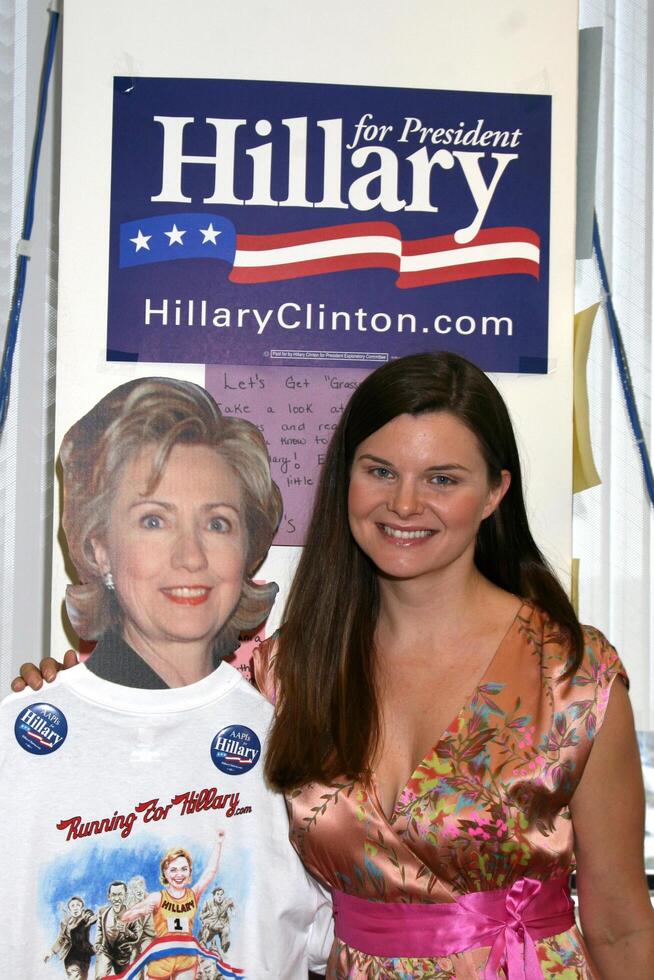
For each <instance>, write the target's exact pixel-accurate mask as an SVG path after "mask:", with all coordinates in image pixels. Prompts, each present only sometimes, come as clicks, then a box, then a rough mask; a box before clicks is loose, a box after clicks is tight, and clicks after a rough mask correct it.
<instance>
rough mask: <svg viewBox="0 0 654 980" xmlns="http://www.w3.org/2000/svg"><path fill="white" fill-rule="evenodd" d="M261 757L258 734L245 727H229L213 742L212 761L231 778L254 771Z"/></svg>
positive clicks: (220, 732)
mask: <svg viewBox="0 0 654 980" xmlns="http://www.w3.org/2000/svg"><path fill="white" fill-rule="evenodd" d="M260 755H261V742H260V741H259V737H258V735H257V734H256V732H253V731H252V729H251V728H246V726H245V725H228V726H227V728H223V729H221V730H220V731H219V732H218V734H217V735H215V736H214V738H213V741H212V742H211V761H212V762H213V764H214V766H215V767H216V769H220V771H221V772H224V773H226V774H227V775H229V776H240V775H241V774H242V773H244V772H249V771H250V770H251V769H254V767H255V766H256V764H257V762H258V761H259V756H260Z"/></svg>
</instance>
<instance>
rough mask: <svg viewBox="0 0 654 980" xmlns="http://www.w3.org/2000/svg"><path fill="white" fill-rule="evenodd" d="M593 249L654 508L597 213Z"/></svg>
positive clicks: (650, 476) (653, 485)
mask: <svg viewBox="0 0 654 980" xmlns="http://www.w3.org/2000/svg"><path fill="white" fill-rule="evenodd" d="M593 248H594V250H595V256H596V258H597V265H598V268H599V274H600V279H601V281H602V289H603V291H604V301H605V303H606V316H607V319H608V323H609V331H610V333H611V341H612V343H613V351H614V353H615V360H616V364H617V366H618V375H619V377H620V384H621V385H622V392H623V394H624V399H625V403H626V406H627V414H628V415H629V421H630V423H631V429H632V432H633V434H634V439H635V440H636V448H637V449H638V452H639V454H640V458H641V462H642V466H643V476H644V477H645V486H646V488H647V493H648V495H649V499H650V503H651V504H652V506H653V507H654V475H653V474H652V464H651V462H650V458H649V452H648V450H647V444H646V442H645V436H644V435H643V429H642V426H641V424H640V418H639V415H638V406H637V405H636V396H635V394H634V387H633V384H632V381H631V374H630V373H629V363H628V361H627V352H626V351H625V348H624V343H623V340H622V333H621V332H620V327H619V325H618V318H617V317H616V315H615V308H614V306H613V298H612V296H611V287H610V284H609V277H608V274H607V271H606V263H605V262H604V253H603V252H602V243H601V241H600V233H599V225H598V224H597V214H594V215H593Z"/></svg>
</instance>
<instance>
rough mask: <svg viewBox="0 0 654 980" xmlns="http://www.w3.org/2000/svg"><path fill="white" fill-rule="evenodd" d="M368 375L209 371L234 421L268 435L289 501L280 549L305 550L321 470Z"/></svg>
mask: <svg viewBox="0 0 654 980" xmlns="http://www.w3.org/2000/svg"><path fill="white" fill-rule="evenodd" d="M367 373H368V372H367V371H365V370H355V369H352V370H344V369H343V368H341V367H339V368H338V369H330V368H329V367H325V368H324V369H323V368H302V367H298V368H292V369H291V368H281V367H270V368H268V367H265V368H261V367H257V368H254V367H248V366H245V367H240V366H231V365H227V366H219V365H215V364H211V365H207V368H206V376H205V384H206V388H207V390H208V391H209V392H210V393H211V394H212V395H213V397H214V398H215V399H216V401H217V402H218V405H219V407H220V410H221V412H222V413H223V414H224V415H226V416H228V417H236V418H243V419H247V420H248V421H249V422H253V423H254V424H255V425H256V426H257V427H258V428H259V429H261V431H262V432H263V434H264V436H265V439H266V442H267V444H268V452H269V454H270V460H271V469H272V474H273V477H274V479H275V481H276V483H277V485H278V486H279V488H280V490H281V492H282V496H283V498H284V516H283V518H282V523H281V525H280V528H279V531H278V533H277V537H276V538H275V544H278V545H297V546H300V545H303V544H304V537H305V533H306V529H307V524H308V521H309V516H310V513H311V506H312V503H313V497H314V493H315V490H316V486H317V483H318V479H319V474H320V467H321V465H322V463H323V462H324V457H325V453H326V451H327V446H328V444H329V440H330V438H331V435H332V433H333V431H334V429H335V428H336V426H337V424H338V420H339V418H340V416H341V413H342V411H343V409H344V407H345V405H346V404H347V401H348V399H349V397H350V395H351V394H352V392H353V391H354V389H355V388H356V387H357V385H358V384H359V383H360V382H361V381H362V380H363V378H364V377H365V376H366V374H367Z"/></svg>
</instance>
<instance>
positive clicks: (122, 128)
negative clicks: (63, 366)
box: [107, 77, 551, 373]
mask: <svg viewBox="0 0 654 980" xmlns="http://www.w3.org/2000/svg"><path fill="white" fill-rule="evenodd" d="M550 128H551V100H550V97H549V96H544V95H524V94H507V93H484V92H462V91H443V90H436V91H430V90H425V89H409V88H388V87H383V86H374V87H373V86H353V85H317V84H307V83H287V82H266V81H243V80H225V79H164V78H126V77H120V78H116V79H115V81H114V115H113V148H112V183H111V226H110V236H111V239H110V250H109V254H110V259H109V261H110V267H109V295H108V333H107V357H108V359H109V360H122V361H148V362H158V361H166V362H194V363H202V364H226V365H229V364H232V365H237V364H241V365H258V366H261V367H264V366H273V365H280V366H286V367H288V366H292V365H303V366H305V367H320V366H326V365H327V364H328V365H329V367H330V368H338V367H339V365H340V366H342V367H343V368H348V369H351V368H353V367H359V368H366V367H373V366H374V365H375V364H377V363H379V362H380V361H383V360H387V359H388V358H391V357H398V356H401V355H404V354H409V353H416V352H419V351H425V350H441V349H447V350H452V351H456V352H458V353H460V354H463V355H464V356H467V357H470V358H471V359H472V360H474V361H475V362H476V363H477V364H479V365H480V366H481V367H482V368H484V369H485V370H487V371H506V372H523V373H542V372H545V371H546V370H547V338H548V330H547V323H548V282H549V279H548V259H549V254H548V253H549V211H550Z"/></svg>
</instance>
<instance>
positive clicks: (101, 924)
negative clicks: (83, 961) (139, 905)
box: [95, 881, 139, 980]
mask: <svg viewBox="0 0 654 980" xmlns="http://www.w3.org/2000/svg"><path fill="white" fill-rule="evenodd" d="M107 898H108V899H109V904H108V905H103V906H102V907H101V908H99V909H98V920H97V921H98V930H97V933H96V936H95V949H96V960H95V976H96V980H99V978H100V977H106V976H112V975H113V974H114V973H119V972H120V971H121V970H124V969H125V967H126V966H129V964H130V963H131V962H132V960H133V959H134V957H135V955H136V946H137V943H138V938H139V937H138V932H137V930H136V928H135V927H134V926H132V925H129V924H128V923H126V922H125V920H124V919H123V912H125V910H126V909H127V884H126V882H124V881H112V882H111V884H110V885H109V888H108V890H107Z"/></svg>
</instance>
